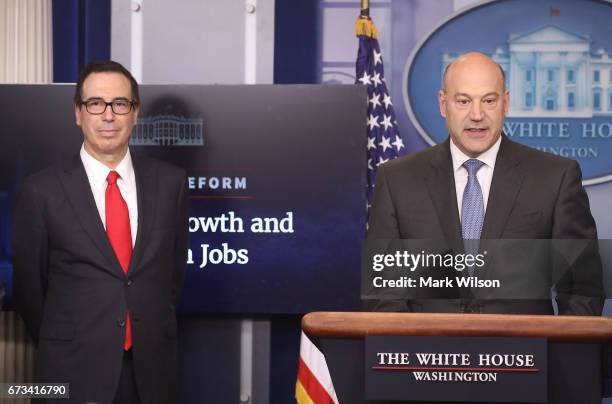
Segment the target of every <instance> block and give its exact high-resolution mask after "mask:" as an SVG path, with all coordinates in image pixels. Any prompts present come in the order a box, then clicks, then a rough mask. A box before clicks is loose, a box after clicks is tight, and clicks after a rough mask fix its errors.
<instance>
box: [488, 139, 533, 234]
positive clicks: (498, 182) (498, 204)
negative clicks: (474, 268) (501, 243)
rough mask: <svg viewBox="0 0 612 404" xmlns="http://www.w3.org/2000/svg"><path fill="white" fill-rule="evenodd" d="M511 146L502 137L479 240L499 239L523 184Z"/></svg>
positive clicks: (516, 157)
mask: <svg viewBox="0 0 612 404" xmlns="http://www.w3.org/2000/svg"><path fill="white" fill-rule="evenodd" d="M513 146H514V144H513V143H512V142H511V141H510V140H508V139H507V138H506V137H505V136H504V135H502V140H501V144H500V147H499V152H498V154H497V159H496V161H495V169H494V171H493V179H492V180H491V190H490V191H489V201H488V203H487V211H486V213H485V219H484V224H483V228H482V233H481V236H480V238H481V239H497V238H500V237H501V235H502V232H503V230H504V227H505V226H506V222H507V220H508V217H509V216H510V212H511V211H512V207H513V206H514V201H515V200H516V197H517V195H518V191H519V189H520V188H521V184H522V183H523V178H524V173H523V172H521V170H520V169H519V166H520V160H519V158H518V156H517V154H516V153H515V152H514V147H513Z"/></svg>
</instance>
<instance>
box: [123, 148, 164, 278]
mask: <svg viewBox="0 0 612 404" xmlns="http://www.w3.org/2000/svg"><path fill="white" fill-rule="evenodd" d="M132 164H133V165H134V175H135V177H136V195H137V199H138V230H137V232H136V243H135V244H134V251H133V253H132V259H131V260H130V266H129V269H128V274H130V275H132V274H133V273H134V271H135V270H136V268H137V264H138V261H139V260H140V259H141V258H142V254H143V253H144V249H145V246H146V245H147V243H146V238H147V235H148V234H150V227H151V225H152V223H153V219H154V218H155V208H156V201H157V198H156V197H155V195H157V182H156V181H155V178H156V173H154V172H152V170H153V168H152V167H151V166H150V165H149V164H147V162H146V159H145V158H142V157H138V156H135V155H132Z"/></svg>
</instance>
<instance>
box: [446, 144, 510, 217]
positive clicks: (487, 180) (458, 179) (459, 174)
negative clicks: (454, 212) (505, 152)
mask: <svg viewBox="0 0 612 404" xmlns="http://www.w3.org/2000/svg"><path fill="white" fill-rule="evenodd" d="M500 144H501V136H500V137H499V138H498V139H497V142H495V143H494V144H493V146H491V147H490V148H489V150H487V151H485V152H484V153H482V154H481V155H479V156H478V157H475V158H476V159H478V160H480V161H482V162H483V163H484V164H483V166H482V167H480V169H479V170H478V172H477V173H476V178H477V179H478V183H479V184H480V189H482V199H483V201H484V209H485V212H486V211H487V201H488V199H489V191H491V181H492V180H493V169H494V168H495V160H497V152H498V151H499V145H500ZM450 151H451V157H452V159H453V172H454V173H455V192H456V193H457V207H458V208H459V220H461V205H462V204H463V191H464V190H465V186H466V185H467V180H468V172H467V169H466V168H465V167H464V166H463V163H465V162H466V161H467V160H469V159H471V158H472V157H470V156H468V155H466V154H465V153H463V152H462V151H461V150H459V148H458V147H457V146H456V145H455V143H454V142H453V139H452V138H451V141H450Z"/></svg>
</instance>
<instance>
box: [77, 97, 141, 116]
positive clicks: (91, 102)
mask: <svg viewBox="0 0 612 404" xmlns="http://www.w3.org/2000/svg"><path fill="white" fill-rule="evenodd" d="M81 105H85V109H86V110H87V112H89V113H90V114H92V115H102V114H103V113H104V112H105V111H106V108H107V107H108V106H109V105H110V107H111V110H112V111H113V113H114V114H117V115H127V114H129V113H130V111H131V110H132V108H134V105H136V102H135V101H130V100H128V99H126V98H115V99H114V100H112V101H111V102H106V101H104V100H103V99H102V98H90V99H88V100H85V101H81Z"/></svg>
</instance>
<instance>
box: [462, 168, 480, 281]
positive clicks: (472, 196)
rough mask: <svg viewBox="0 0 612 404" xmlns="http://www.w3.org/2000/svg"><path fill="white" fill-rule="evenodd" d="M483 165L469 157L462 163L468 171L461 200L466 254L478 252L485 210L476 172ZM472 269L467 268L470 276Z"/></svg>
mask: <svg viewBox="0 0 612 404" xmlns="http://www.w3.org/2000/svg"><path fill="white" fill-rule="evenodd" d="M483 165H484V163H483V162H482V161H480V160H478V159H469V160H467V161H466V162H465V163H463V166H464V167H465V168H466V170H467V172H468V181H467V185H466V186H465V190H464V191H463V202H462V204H461V233H462V236H463V240H464V242H463V243H464V247H465V252H466V254H473V255H475V254H478V245H479V240H480V233H481V231H482V223H483V222H484V215H485V210H484V199H483V197H482V189H481V188H480V184H479V183H478V178H477V177H476V173H477V172H478V170H479V169H480V167H482V166H483ZM468 240H471V241H468ZM473 271H474V268H473V267H470V268H469V269H468V272H469V274H470V276H471V275H473Z"/></svg>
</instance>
